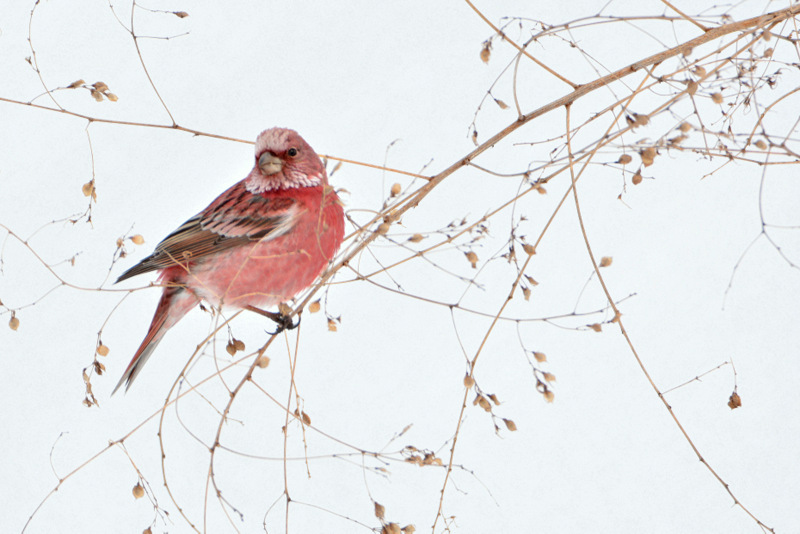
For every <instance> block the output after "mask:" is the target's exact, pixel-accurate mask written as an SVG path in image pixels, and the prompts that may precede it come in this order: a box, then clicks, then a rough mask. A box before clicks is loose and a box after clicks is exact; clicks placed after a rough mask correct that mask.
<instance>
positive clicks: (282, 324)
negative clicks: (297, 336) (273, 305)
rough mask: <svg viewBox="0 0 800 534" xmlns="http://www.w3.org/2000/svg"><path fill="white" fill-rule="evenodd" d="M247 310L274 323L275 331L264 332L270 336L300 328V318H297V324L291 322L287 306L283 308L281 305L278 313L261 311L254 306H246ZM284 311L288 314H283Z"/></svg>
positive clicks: (289, 310) (289, 309)
mask: <svg viewBox="0 0 800 534" xmlns="http://www.w3.org/2000/svg"><path fill="white" fill-rule="evenodd" d="M247 309H248V310H250V311H254V312H256V313H257V314H259V315H263V316H264V317H267V318H268V319H271V320H272V321H275V324H276V325H277V328H276V329H275V331H274V332H270V331H269V330H265V332H266V333H267V334H269V335H271V336H274V335H276V334H280V333H281V332H283V331H284V330H294V329H295V328H297V327H298V326H300V316H299V315H298V316H297V322H296V323H295V322H294V321H293V320H292V316H291V315H289V313H291V308H289V307H288V306H285V307H284V305H281V307H280V310H281V311H280V312H278V313H275V312H271V311H267V310H262V309H261V308H256V307H255V306H248V307H247ZM285 311H288V312H289V313H285Z"/></svg>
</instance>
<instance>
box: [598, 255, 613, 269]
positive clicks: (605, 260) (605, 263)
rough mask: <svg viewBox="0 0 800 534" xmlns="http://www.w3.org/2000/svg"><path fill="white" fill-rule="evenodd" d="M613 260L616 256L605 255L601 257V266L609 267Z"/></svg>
mask: <svg viewBox="0 0 800 534" xmlns="http://www.w3.org/2000/svg"><path fill="white" fill-rule="evenodd" d="M613 261H614V258H612V257H611V256H603V257H602V258H600V267H608V266H609V265H611V262H613Z"/></svg>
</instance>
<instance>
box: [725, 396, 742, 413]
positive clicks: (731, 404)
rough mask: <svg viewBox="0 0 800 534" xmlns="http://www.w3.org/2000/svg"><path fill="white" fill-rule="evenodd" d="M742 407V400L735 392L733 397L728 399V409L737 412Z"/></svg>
mask: <svg viewBox="0 0 800 534" xmlns="http://www.w3.org/2000/svg"><path fill="white" fill-rule="evenodd" d="M741 405H742V398H741V397H739V394H738V393H736V392H735V391H734V392H733V393H731V396H730V398H729V399H728V408H730V409H731V410H735V409H736V408H738V407H739V406H741Z"/></svg>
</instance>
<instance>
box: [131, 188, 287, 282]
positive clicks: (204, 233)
mask: <svg viewBox="0 0 800 534" xmlns="http://www.w3.org/2000/svg"><path fill="white" fill-rule="evenodd" d="M297 211H298V208H297V205H296V201H295V200H293V199H291V198H286V197H265V196H262V195H258V194H255V195H254V194H252V193H250V192H249V191H247V190H245V189H244V187H243V186H242V185H241V183H240V184H237V185H236V186H234V187H232V188H231V189H229V190H228V191H226V192H225V193H223V194H222V195H220V196H219V198H217V199H216V200H215V201H214V202H212V203H211V205H210V206H208V207H207V208H206V209H205V210H203V211H201V212H200V213H198V214H197V215H195V216H194V217H192V218H191V219H189V220H188V221H186V222H185V223H183V224H182V225H181V226H180V227H179V228H178V229H177V230H175V231H174V232H172V233H171V234H170V235H168V236H167V237H166V238H165V239H164V240H163V241H162V242H161V243H159V244H158V246H157V247H156V249H155V251H154V252H153V253H152V254H151V255H150V256H148V257H146V258H145V259H143V260H142V261H141V262H139V263H138V264H136V265H135V266H133V267H131V268H130V269H128V270H127V271H125V272H124V273H123V274H122V276H120V277H119V278H118V279H117V282H121V281H122V280H127V279H128V278H131V277H132V276H136V275H138V274H142V273H146V272H150V271H155V270H160V269H165V268H167V267H173V266H175V265H187V264H189V263H191V264H196V263H197V262H198V261H202V260H204V259H207V258H209V257H211V256H214V255H216V254H219V253H220V252H222V251H224V250H227V249H230V248H233V247H239V246H242V245H246V244H248V243H253V242H254V241H264V240H270V239H275V238H276V237H278V236H281V235H284V234H285V233H287V232H289V231H290V230H291V229H292V227H293V226H294V225H295V222H296V216H295V215H296V213H297Z"/></svg>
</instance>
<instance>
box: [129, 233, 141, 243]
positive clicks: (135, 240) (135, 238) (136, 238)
mask: <svg viewBox="0 0 800 534" xmlns="http://www.w3.org/2000/svg"><path fill="white" fill-rule="evenodd" d="M131 241H133V244H134V245H144V237H142V236H141V235H140V234H136V235H132V236H131Z"/></svg>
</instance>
